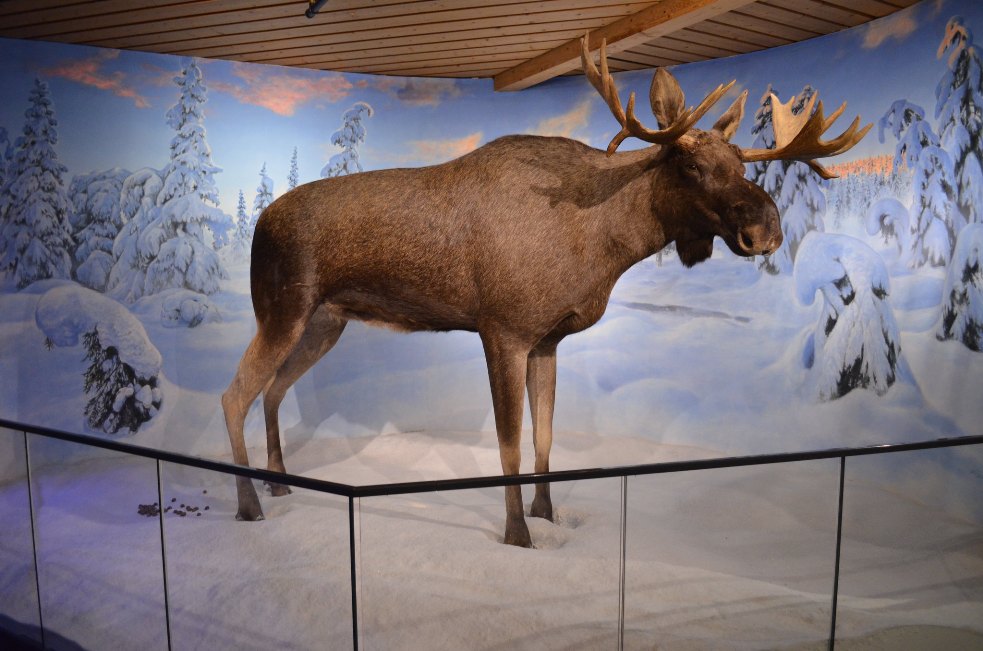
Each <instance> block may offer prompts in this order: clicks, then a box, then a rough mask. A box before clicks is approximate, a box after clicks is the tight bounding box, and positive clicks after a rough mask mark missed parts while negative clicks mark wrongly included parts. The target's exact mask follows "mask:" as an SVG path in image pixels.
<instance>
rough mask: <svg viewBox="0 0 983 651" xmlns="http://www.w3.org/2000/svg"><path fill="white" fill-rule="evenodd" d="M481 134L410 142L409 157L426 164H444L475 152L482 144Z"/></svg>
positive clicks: (478, 132)
mask: <svg viewBox="0 0 983 651" xmlns="http://www.w3.org/2000/svg"><path fill="white" fill-rule="evenodd" d="M481 135H482V134H481V132H480V131H477V132H475V133H472V134H471V135H468V136H464V137H463V138H451V139H447V140H410V141H409V142H408V143H407V144H408V145H409V146H410V148H411V150H410V153H409V154H407V155H408V157H410V158H412V159H414V160H419V161H422V162H424V163H442V162H444V161H448V160H451V159H452V158H457V157H458V156H463V155H464V154H466V153H468V152H469V151H473V150H474V149H475V148H476V147H477V146H478V145H479V144H480V143H481Z"/></svg>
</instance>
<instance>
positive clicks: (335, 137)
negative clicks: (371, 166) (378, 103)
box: [321, 102, 372, 179]
mask: <svg viewBox="0 0 983 651" xmlns="http://www.w3.org/2000/svg"><path fill="white" fill-rule="evenodd" d="M368 117H372V107H371V106H369V105H368V104H366V103H365V102H355V103H354V104H352V107H351V108H350V109H348V110H347V111H345V114H344V115H343V116H342V117H341V120H342V125H341V128H340V129H338V130H337V131H335V132H334V133H333V134H331V142H332V143H333V144H334V145H336V146H338V147H341V152H339V153H337V154H335V155H334V156H332V157H331V159H330V160H328V164H327V165H325V166H324V167H323V168H321V178H325V179H326V178H329V177H333V176H343V175H345V174H354V173H355V172H361V171H362V164H361V163H360V162H359V160H358V147H359V145H361V144H362V143H363V142H365V127H364V126H363V125H362V120H363V119H365V118H368Z"/></svg>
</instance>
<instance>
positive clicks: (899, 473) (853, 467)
mask: <svg viewBox="0 0 983 651" xmlns="http://www.w3.org/2000/svg"><path fill="white" fill-rule="evenodd" d="M981 495H983V446H980V445H975V446H966V447H953V448H947V449H938V450H924V451H917V452H902V453H895V454H884V455H880V456H871V457H854V458H849V459H847V462H846V490H845V492H844V499H843V546H842V552H841V560H840V590H839V607H838V612H837V620H836V623H837V630H836V637H837V641H844V643H846V642H849V643H850V644H854V643H855V644H857V645H866V646H863V648H884V649H892V648H894V649H896V648H921V649H983V499H981ZM905 645H907V646H905ZM858 648H860V647H859V646H858Z"/></svg>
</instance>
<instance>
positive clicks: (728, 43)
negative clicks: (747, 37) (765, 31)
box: [660, 23, 762, 56]
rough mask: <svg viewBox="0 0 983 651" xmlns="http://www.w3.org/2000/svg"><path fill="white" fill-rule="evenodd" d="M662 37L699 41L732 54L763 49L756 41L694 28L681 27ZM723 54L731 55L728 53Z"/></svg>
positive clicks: (688, 41)
mask: <svg viewBox="0 0 983 651" xmlns="http://www.w3.org/2000/svg"><path fill="white" fill-rule="evenodd" d="M702 24H705V23H701V25H702ZM662 38H663V39H671V40H672V41H679V42H681V43H697V44H700V45H706V46H708V47H714V48H717V49H718V50H721V51H728V52H730V53H731V54H747V53H748V52H757V51H758V50H760V49H762V46H760V45H758V44H756V43H749V42H747V41H741V40H737V39H732V38H724V37H722V36H716V35H714V34H709V33H707V32H700V31H696V30H694V29H681V30H679V31H678V32H676V33H675V34H673V35H672V36H663V37H662ZM660 40H661V39H660ZM723 56H730V55H729V54H728V55H723Z"/></svg>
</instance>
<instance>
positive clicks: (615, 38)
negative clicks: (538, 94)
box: [495, 0, 751, 90]
mask: <svg viewBox="0 0 983 651" xmlns="http://www.w3.org/2000/svg"><path fill="white" fill-rule="evenodd" d="M749 4H751V0H663V1H662V2H659V3H658V4H654V5H651V6H649V7H647V8H645V9H643V10H642V11H640V12H638V13H635V14H632V15H630V16H626V17H624V18H622V19H620V20H617V21H615V22H613V23H611V24H610V25H606V26H605V27H602V28H601V29H599V30H596V31H594V32H593V33H591V35H590V47H591V49H594V48H597V47H599V46H600V44H601V39H606V40H607V42H608V51H609V52H610V53H612V54H613V53H616V52H621V51H624V50H627V49H631V48H632V47H633V46H635V45H637V44H639V43H644V42H646V41H649V40H652V39H653V38H656V37H658V36H663V35H665V34H670V33H672V32H674V31H676V30H678V29H682V28H683V27H688V26H690V25H693V24H695V23H698V22H700V21H703V20H706V19H707V18H712V17H714V16H717V15H719V14H722V13H726V12H729V11H732V10H733V9H735V8H738V7H743V6H745V5H749ZM578 65H580V43H579V42H578V41H577V40H572V41H570V42H568V43H565V44H564V45H561V46H560V47H558V48H554V49H553V50H550V51H549V52H546V53H545V54H542V55H540V56H538V57H535V58H533V59H530V60H528V61H524V62H523V63H521V64H520V65H518V66H516V67H515V68H512V69H510V70H506V71H505V72H503V73H501V74H500V75H496V77H495V90H520V89H522V88H528V87H529V86H532V85H534V84H538V83H540V82H541V81H545V80H546V79H549V78H550V77H555V76H556V75H558V74H561V73H563V72H565V71H567V70H570V69H572V68H575V67H577V66H578Z"/></svg>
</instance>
